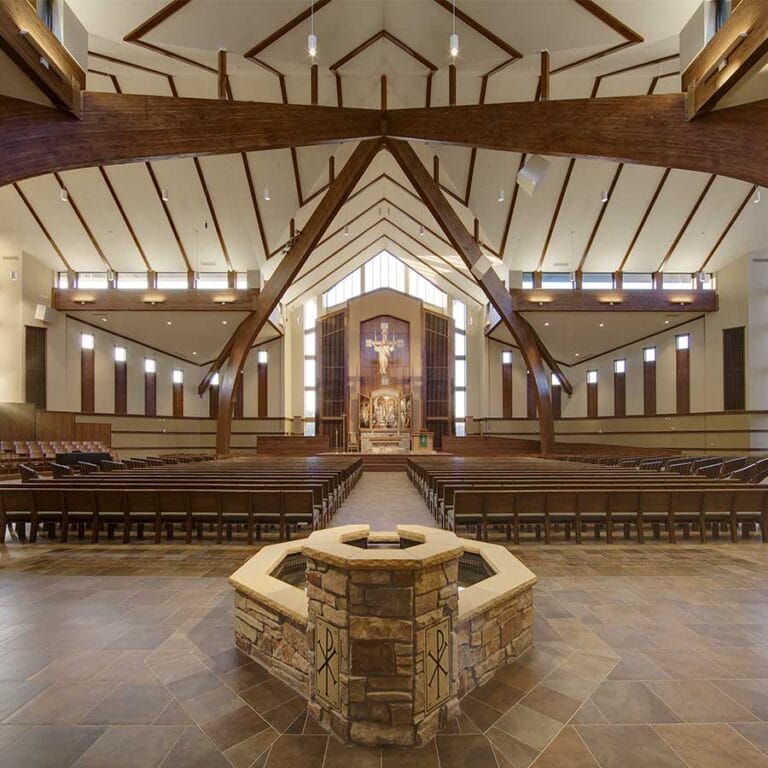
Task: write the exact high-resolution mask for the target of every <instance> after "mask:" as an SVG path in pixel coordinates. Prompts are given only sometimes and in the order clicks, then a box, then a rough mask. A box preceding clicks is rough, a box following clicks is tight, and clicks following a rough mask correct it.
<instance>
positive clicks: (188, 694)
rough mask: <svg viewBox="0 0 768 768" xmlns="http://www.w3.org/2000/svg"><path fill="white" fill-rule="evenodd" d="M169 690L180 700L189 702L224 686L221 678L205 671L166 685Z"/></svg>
mask: <svg viewBox="0 0 768 768" xmlns="http://www.w3.org/2000/svg"><path fill="white" fill-rule="evenodd" d="M166 685H167V686H168V690H169V691H170V692H171V693H172V694H173V695H174V696H175V697H176V698H177V699H178V700H179V701H187V700H188V699H194V698H195V697H196V696H200V695H201V694H203V693H207V692H208V691H213V690H215V689H217V688H223V687H224V684H223V683H222V682H221V680H219V678H218V677H217V676H216V675H214V674H213V672H210V671H209V670H207V669H206V670H204V671H203V672H197V673H196V674H194V675H190V676H189V677H182V678H181V679H179V680H174V681H172V682H169V683H166Z"/></svg>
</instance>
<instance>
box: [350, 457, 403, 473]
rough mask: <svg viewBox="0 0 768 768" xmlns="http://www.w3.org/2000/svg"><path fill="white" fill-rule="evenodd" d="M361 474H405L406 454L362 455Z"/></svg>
mask: <svg viewBox="0 0 768 768" xmlns="http://www.w3.org/2000/svg"><path fill="white" fill-rule="evenodd" d="M360 456H361V457H362V459H363V472H405V470H406V468H407V467H408V458H409V454H407V453H363V454H360Z"/></svg>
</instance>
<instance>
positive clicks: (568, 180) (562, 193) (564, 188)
mask: <svg viewBox="0 0 768 768" xmlns="http://www.w3.org/2000/svg"><path fill="white" fill-rule="evenodd" d="M574 165H576V159H575V158H573V157H572V158H571V159H570V160H569V161H568V169H567V170H566V172H565V178H564V179H563V184H562V186H561V187H560V194H559V195H558V197H557V203H556V204H555V210H554V212H553V213H552V220H551V221H550V222H549V229H548V230H547V237H546V239H545V240H544V247H543V248H542V249H541V256H540V257H539V263H538V264H537V265H536V271H537V272H540V271H541V270H542V268H543V266H544V260H545V259H546V258H547V253H548V252H549V246H550V243H551V242H552V236H553V235H554V234H555V227H556V226H557V220H558V219H559V218H560V210H561V209H562V207H563V202H564V201H565V196H566V195H567V194H568V187H569V186H570V183H571V177H572V175H573V166H574Z"/></svg>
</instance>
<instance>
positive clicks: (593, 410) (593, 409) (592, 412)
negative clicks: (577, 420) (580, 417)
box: [587, 382, 597, 419]
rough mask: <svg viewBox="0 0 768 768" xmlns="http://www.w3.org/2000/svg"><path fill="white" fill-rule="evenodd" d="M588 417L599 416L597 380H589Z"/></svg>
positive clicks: (594, 417)
mask: <svg viewBox="0 0 768 768" xmlns="http://www.w3.org/2000/svg"><path fill="white" fill-rule="evenodd" d="M587 418H589V419H596V418H597V382H593V383H589V382H587Z"/></svg>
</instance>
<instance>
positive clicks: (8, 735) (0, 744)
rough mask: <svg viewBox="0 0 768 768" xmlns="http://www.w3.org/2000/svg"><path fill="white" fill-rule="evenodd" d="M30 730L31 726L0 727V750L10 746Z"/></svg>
mask: <svg viewBox="0 0 768 768" xmlns="http://www.w3.org/2000/svg"><path fill="white" fill-rule="evenodd" d="M30 728H32V726H31V725H0V750H2V749H5V748H6V747H7V746H8V745H9V744H12V743H13V742H14V741H16V739H18V738H19V737H20V736H22V735H24V734H25V733H26V732H27V731H28V730H29V729H30Z"/></svg>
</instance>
